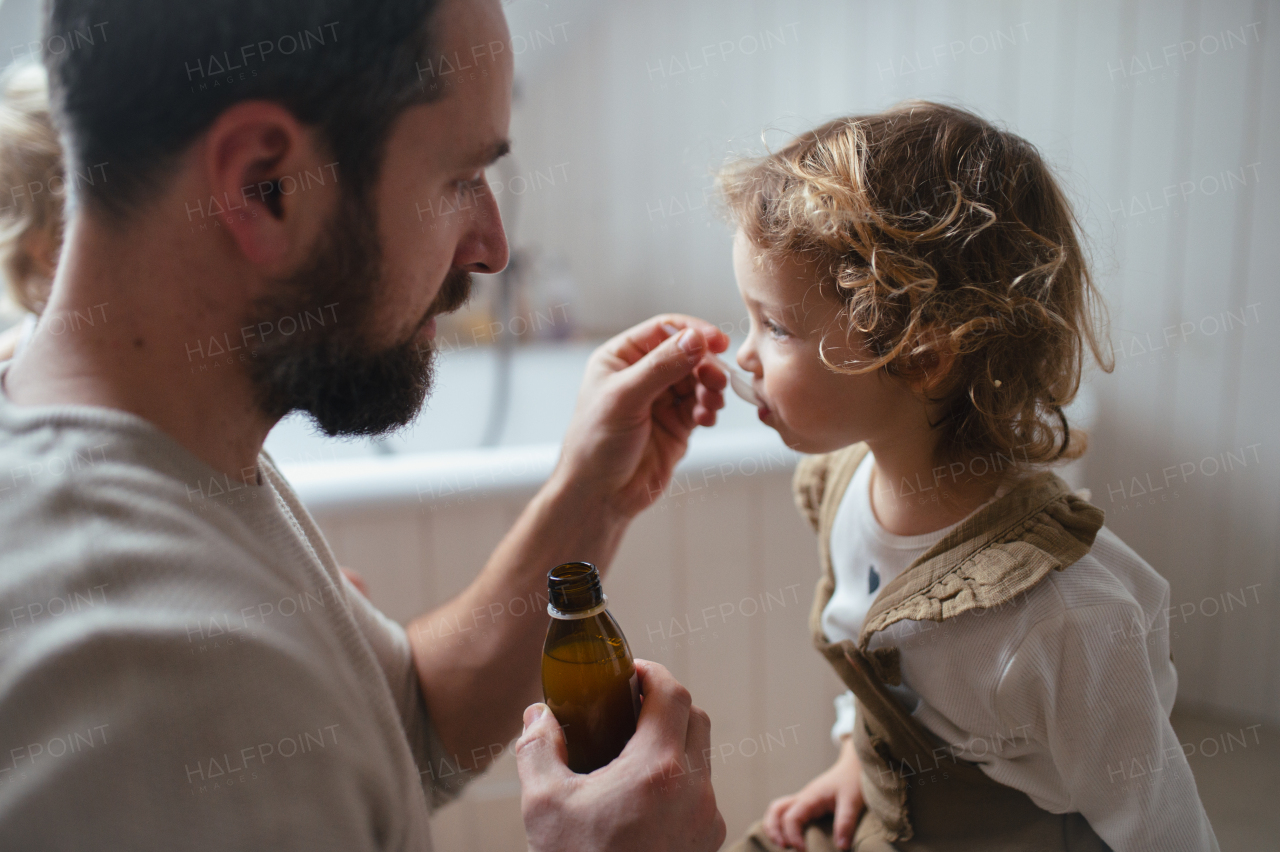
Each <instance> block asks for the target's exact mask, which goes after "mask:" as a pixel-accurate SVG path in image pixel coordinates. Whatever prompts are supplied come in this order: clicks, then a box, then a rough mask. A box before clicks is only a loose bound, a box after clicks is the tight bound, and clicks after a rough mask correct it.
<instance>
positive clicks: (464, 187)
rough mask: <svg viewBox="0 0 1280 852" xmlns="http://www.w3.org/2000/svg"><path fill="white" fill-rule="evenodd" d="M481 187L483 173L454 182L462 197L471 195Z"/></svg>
mask: <svg viewBox="0 0 1280 852" xmlns="http://www.w3.org/2000/svg"><path fill="white" fill-rule="evenodd" d="M483 185H484V172H481V173H480V174H478V175H476V176H475V177H469V178H463V179H462V180H458V181H454V186H455V187H457V190H458V192H460V193H462V194H463V195H472V194H474V193H475V192H477V191H478V190H479V189H480V187H481V186H483Z"/></svg>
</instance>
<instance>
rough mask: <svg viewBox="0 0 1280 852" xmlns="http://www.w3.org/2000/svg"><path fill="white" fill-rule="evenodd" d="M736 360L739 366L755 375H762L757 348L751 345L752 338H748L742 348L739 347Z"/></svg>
mask: <svg viewBox="0 0 1280 852" xmlns="http://www.w3.org/2000/svg"><path fill="white" fill-rule="evenodd" d="M734 360H735V361H737V362H738V366H739V367H741V368H742V369H744V370H746V371H747V372H748V373H751V374H753V375H759V374H760V369H759V367H760V360H759V359H758V358H756V350H755V347H754V346H752V345H751V338H749V337H748V338H747V339H746V340H745V341H744V342H743V344H742V345H741V346H739V347H738V352H737V355H735V356H734Z"/></svg>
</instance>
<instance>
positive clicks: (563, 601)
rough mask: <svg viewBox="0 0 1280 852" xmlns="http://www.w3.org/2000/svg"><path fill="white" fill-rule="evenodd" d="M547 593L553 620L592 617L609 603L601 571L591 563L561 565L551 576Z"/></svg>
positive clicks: (548, 575) (552, 571) (550, 573)
mask: <svg viewBox="0 0 1280 852" xmlns="http://www.w3.org/2000/svg"><path fill="white" fill-rule="evenodd" d="M547 590H548V593H549V594H548V601H547V612H548V613H549V614H550V615H551V616H552V617H553V618H564V619H577V618H590V617H591V616H593V615H595V614H597V613H599V612H603V611H604V608H605V604H606V603H607V602H608V598H606V597H605V594H604V589H603V588H601V586H600V572H599V571H597V570H596V566H594V565H592V564H591V563H590V562H567V563H565V564H563V565H557V566H556V567H555V568H553V569H551V571H550V572H549V573H548V574H547Z"/></svg>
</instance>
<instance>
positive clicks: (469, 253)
mask: <svg viewBox="0 0 1280 852" xmlns="http://www.w3.org/2000/svg"><path fill="white" fill-rule="evenodd" d="M476 208H477V209H476V216H475V219H474V220H473V221H472V222H471V223H470V227H469V228H468V229H467V232H466V234H464V235H463V237H462V241H461V242H460V243H459V244H458V249H457V251H456V252H455V253H454V259H453V265H454V267H455V268H461V269H465V270H467V271H468V272H481V273H486V274H491V273H494V272H501V271H502V270H503V269H505V268H506V266H507V261H508V260H509V259H510V257H511V250H510V247H509V246H508V245H507V233H506V231H505V230H504V229H503V227H502V213H501V212H499V210H498V202H497V199H495V198H494V196H493V193H491V192H488V191H485V192H484V193H482V194H481V195H480V197H479V199H478V203H477V205H476Z"/></svg>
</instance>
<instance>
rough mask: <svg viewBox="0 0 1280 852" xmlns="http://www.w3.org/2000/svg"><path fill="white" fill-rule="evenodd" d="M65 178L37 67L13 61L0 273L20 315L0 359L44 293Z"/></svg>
mask: <svg viewBox="0 0 1280 852" xmlns="http://www.w3.org/2000/svg"><path fill="white" fill-rule="evenodd" d="M64 183H65V178H64V167H63V162H62V145H61V143H60V142H59V141H58V132H57V131H56V130H55V129H54V127H53V121H52V119H51V118H50V116H49V90H48V81H47V79H46V77H45V71H44V68H43V66H41V65H38V64H35V63H22V64H17V65H13V66H11V67H10V68H9V70H8V71H6V72H5V73H4V76H3V77H0V271H2V272H3V275H4V277H5V280H6V282H7V283H8V292H9V296H10V298H11V299H12V300H13V301H14V302H15V303H16V304H17V306H18V307H20V308H21V309H22V310H23V311H25V312H26V316H25V318H24V320H23V322H21V323H19V324H18V325H16V326H13V327H12V328H9V329H5V330H3V331H0V361H7V360H8V359H10V358H12V357H13V356H14V354H15V352H16V350H17V349H18V348H19V347H20V344H21V343H22V342H23V341H24V340H25V339H26V338H27V337H29V336H30V334H31V332H32V330H33V329H34V327H35V323H36V318H37V317H38V316H39V314H40V312H41V311H43V310H44V305H45V302H47V301H48V299H49V289H50V287H51V286H52V284H53V274H54V269H55V267H56V266H57V263H58V252H59V251H60V250H61V248H62V221H63V210H62V208H63V201H64V199H65V196H66V187H65V185H64Z"/></svg>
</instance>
